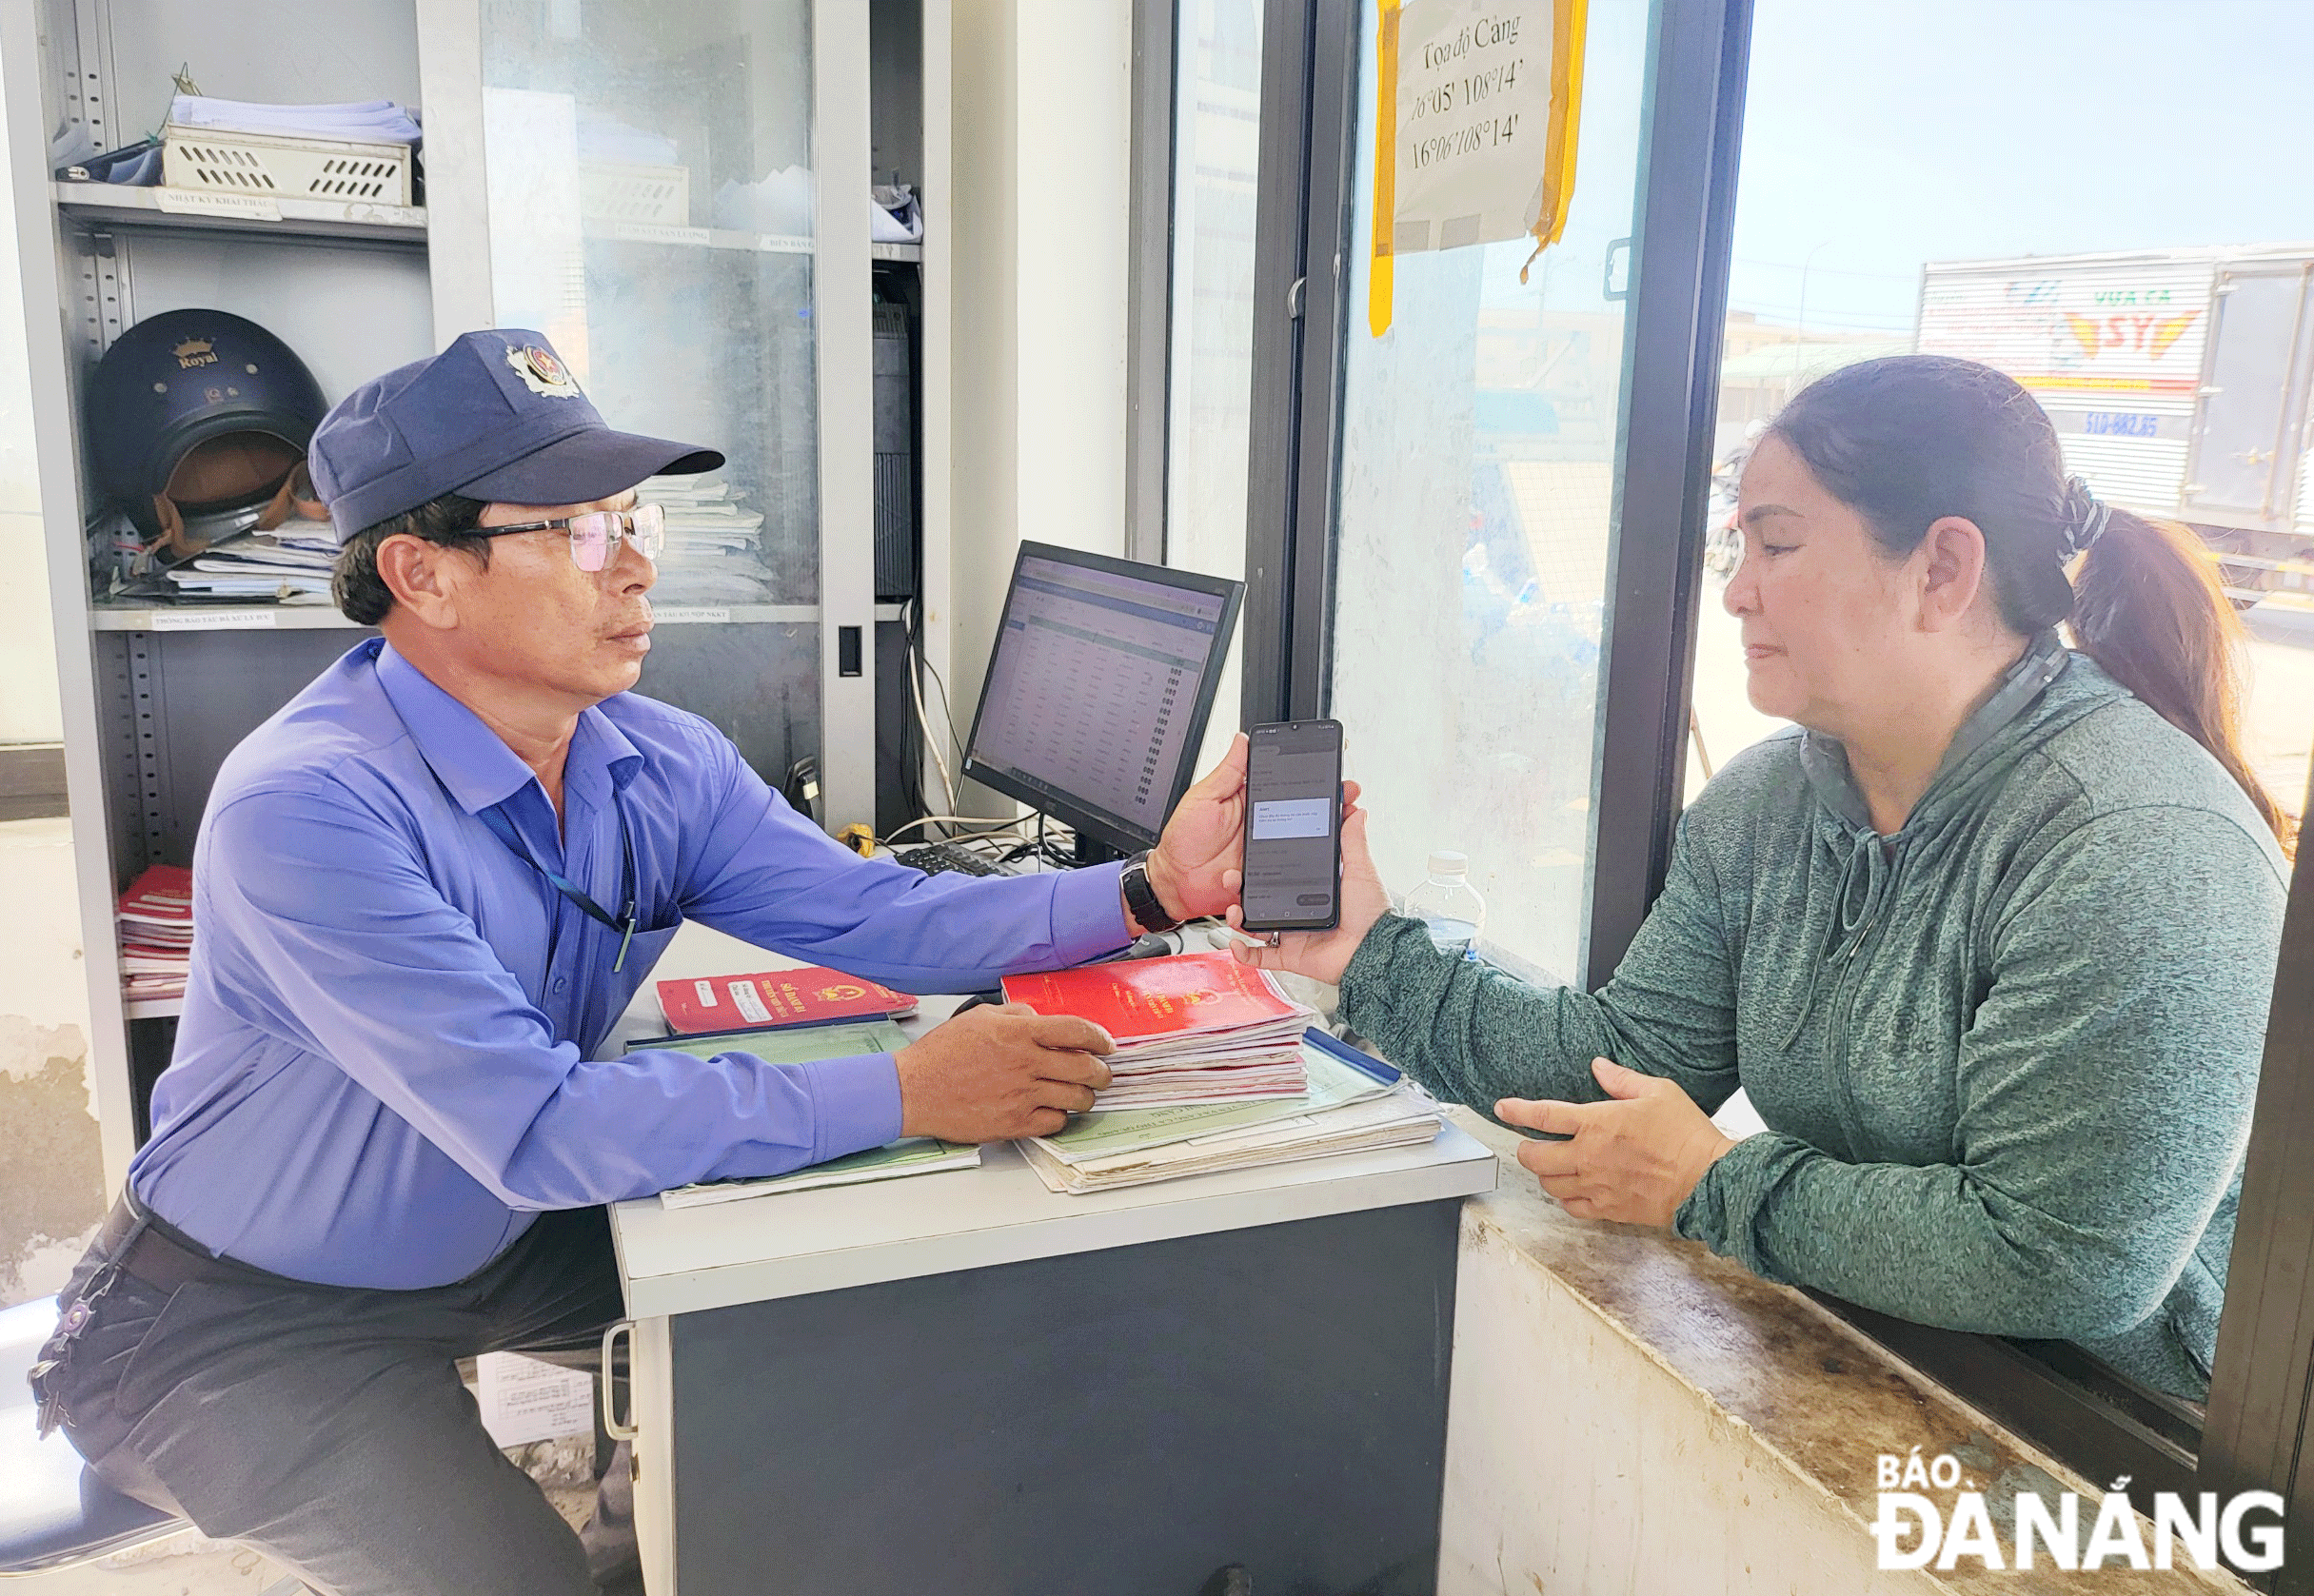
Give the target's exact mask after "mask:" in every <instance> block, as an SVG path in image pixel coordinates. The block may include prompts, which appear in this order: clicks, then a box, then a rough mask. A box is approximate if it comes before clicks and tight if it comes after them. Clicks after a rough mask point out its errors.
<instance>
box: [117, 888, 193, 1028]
mask: <svg viewBox="0 0 2314 1596" xmlns="http://www.w3.org/2000/svg"><path fill="white" fill-rule="evenodd" d="M115 914H116V916H117V918H118V920H119V923H120V932H121V990H122V993H123V994H124V995H126V996H128V997H129V999H131V1000H132V1001H133V1000H140V999H148V998H159V997H182V996H184V995H185V982H186V978H187V976H188V975H189V974H190V972H191V967H192V956H193V873H192V872H191V871H189V870H187V869H186V868H184V867H183V866H182V865H174V864H156V865H154V866H152V868H150V869H149V870H148V871H146V872H145V873H144V874H143V875H142V876H139V877H137V878H136V879H135V880H133V881H131V882H129V890H128V891H126V892H124V893H122V894H121V897H120V903H119V905H118V906H117V908H116V910H115Z"/></svg>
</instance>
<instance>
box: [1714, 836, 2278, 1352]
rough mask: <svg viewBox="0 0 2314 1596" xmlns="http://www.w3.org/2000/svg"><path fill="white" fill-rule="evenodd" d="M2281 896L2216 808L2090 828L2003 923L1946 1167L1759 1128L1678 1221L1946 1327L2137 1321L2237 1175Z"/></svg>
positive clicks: (2263, 861) (2053, 854) (1872, 1302)
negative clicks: (1837, 1152) (1860, 1160)
mask: <svg viewBox="0 0 2314 1596" xmlns="http://www.w3.org/2000/svg"><path fill="white" fill-rule="evenodd" d="M2283 898H2284V889H2283V884H2282V881H2281V879H2280V877H2279V876H2278V874H2277V872H2276V870H2275V868H2274V866H2273V864H2272V863H2271V862H2270V861H2269V859H2268V858H2267V857H2266V855H2265V851H2264V850H2263V848H2262V847H2261V846H2260V844H2259V843H2258V842H2257V841H2256V840H2254V839H2253V838H2251V837H2249V836H2247V835H2246V834H2245V833H2244V831H2243V830H2242V828H2241V826H2240V825H2239V824H2237V823H2236V822H2234V821H2233V820H2231V819H2229V818H2225V817H2223V816H2218V815H2213V814H2210V813H2208V812H2206V811H2201V810H2194V809H2187V808H2182V807H2180V808H2169V807H2146V808H2139V809H2131V810H2126V811H2122V812H2120V813H2118V814H2113V815H2108V816H2106V817H2103V818H2099V819H2096V820H2093V821H2091V822H2089V823H2088V824H2087V825H2084V826H2082V827H2081V828H2079V829H2078V830H2076V831H2075V832H2074V833H2072V834H2071V835H2070V836H2068V837H2066V838H2064V839H2062V840H2061V841H2059V842H2058V843H2056V844H2055V845H2054V846H2053V847H2052V848H2051V849H2050V850H2049V852H2048V853H2047V855H2046V856H2044V857H2042V858H2041V859H2040V860H2038V861H2037V862H2036V863H2034V864H2033V865H2032V867H2031V868H2030V870H2029V871H2028V872H2027V875H2026V877H2024V878H2023V879H2022V880H2021V881H2020V883H2019V885H2018V888H2017V890H2016V891H2015V892H2014V893H2012V894H2011V895H2010V896H2009V897H2008V898H2007V903H2006V905H2005V906H2004V908H2003V909H2002V910H2001V912H2000V913H1999V915H1998V916H1995V917H1994V919H1993V922H1992V924H1991V927H1990V935H1991V937H1992V942H1991V947H1992V967H1993V976H1992V981H1991V984H1990V986H1989V989H1988V991H1986V993H1985V994H1984V995H1983V998H1982V1000H1981V1002H1980V1003H1979V1005H1978V1007H1977V1010H1976V1013H1975V1016H1974V1019H1973V1022H1972V1023H1971V1024H1970V1025H1969V1027H1968V1031H1967V1032H1966V1034H1964V1036H1963V1038H1962V1046H1961V1054H1960V1058H1959V1060H1958V1065H1957V1076H1956V1079H1955V1089H1956V1093H1957V1106H1958V1125H1957V1128H1956V1130H1955V1133H1954V1138H1953V1148H1952V1159H1951V1161H1950V1162H1948V1163H1939V1164H1930V1165H1927V1166H1925V1167H1919V1168H1914V1167H1910V1166H1906V1165H1899V1164H1849V1163H1844V1162H1842V1161H1841V1160H1839V1159H1837V1158H1834V1157H1832V1156H1830V1155H1829V1154H1827V1153H1822V1152H1819V1151H1817V1150H1816V1149H1814V1148H1812V1147H1810V1146H1809V1145H1808V1144H1807V1143H1805V1142H1801V1141H1797V1140H1795V1139H1793V1138H1792V1137H1790V1136H1785V1135H1777V1134H1761V1135H1755V1136H1752V1137H1750V1138H1749V1139H1747V1140H1745V1141H1743V1142H1741V1143H1739V1144H1738V1145H1737V1146H1736V1148H1735V1149H1734V1151H1732V1152H1731V1153H1728V1154H1727V1156H1725V1157H1723V1158H1722V1159H1720V1160H1719V1162H1718V1163H1716V1164H1714V1165H1713V1166H1712V1167H1711V1171H1710V1172H1708V1173H1707V1174H1706V1175H1705V1176H1704V1178H1703V1180H1702V1181H1701V1182H1700V1183H1699V1184H1698V1185H1697V1186H1696V1188H1695V1191H1694V1192H1693V1193H1692V1194H1691V1196H1690V1197H1689V1198H1688V1200H1687V1202H1686V1204H1685V1205H1684V1206H1683V1207H1682V1208H1681V1209H1680V1211H1679V1213H1678V1216H1677V1219H1676V1221H1675V1223H1676V1227H1677V1229H1678V1231H1679V1233H1680V1234H1682V1235H1685V1236H1690V1237H1692V1238H1693V1239H1695V1240H1698V1241H1701V1242H1703V1243H1704V1244H1705V1245H1706V1246H1708V1247H1710V1248H1711V1250H1712V1251H1717V1252H1722V1253H1725V1254H1727V1255H1728V1256H1730V1257H1732V1258H1735V1259H1737V1260H1739V1261H1741V1262H1742V1263H1744V1264H1745V1265H1747V1266H1748V1267H1750V1269H1751V1270H1753V1271H1755V1272H1757V1273H1759V1274H1762V1275H1765V1276H1766V1277H1768V1278H1769V1279H1771V1280H1782V1281H1788V1282H1792V1283H1795V1284H1799V1285H1804V1286H1811V1287H1814V1288H1816V1289H1817V1290H1819V1291H1829V1292H1830V1293H1832V1294H1833V1295H1835V1296H1839V1297H1844V1298H1846V1299H1847V1300H1849V1301H1850V1302H1853V1303H1856V1304H1858V1305H1860V1306H1862V1307H1865V1308H1870V1309H1875V1310H1879V1311H1881V1312H1884V1313H1891V1314H1895V1315H1898V1316H1900V1317H1903V1318H1907V1319H1912V1320H1916V1321H1919V1322H1922V1323H1926V1324H1932V1325H1943V1326H1946V1327H1948V1328H1950V1329H1954V1330H1977V1331H1982V1332H1987V1333H1991V1334H2000V1335H2014V1336H2032V1337H2047V1338H2050V1339H2059V1340H2071V1341H2084V1340H2095V1339H2098V1338H2101V1337H2106V1336H2112V1335H2117V1334H2119V1333H2121V1332H2122V1331H2124V1330H2128V1329H2129V1328H2131V1327H2133V1326H2136V1325H2139V1324H2142V1323H2143V1322H2144V1321H2145V1320H2146V1318H2147V1317H2148V1316H2149V1315H2150V1314H2152V1313H2153V1312H2154V1311H2155V1310H2156V1309H2157V1308H2158V1307H2159V1306H2160V1304H2161V1303H2162V1301H2163V1300H2164V1298H2165V1297H2166V1295H2167V1294H2168V1292H2169V1291H2170V1289H2171V1288H2172V1287H2173V1286H2174V1285H2175V1284H2176V1283H2177V1280H2178V1276H2179V1274H2180V1271H2182V1270H2183V1269H2184V1268H2185V1265H2186V1263H2187V1261H2188V1259H2189V1257H2190V1255H2191V1253H2192V1250H2193V1246H2194V1243H2195V1241H2196V1240H2197V1239H2198V1238H2199V1237H2200V1236H2201V1235H2202V1233H2203V1231H2204V1230H2205V1228H2206V1226H2207V1225H2208V1223H2209V1219H2210V1215H2211V1214H2212V1212H2215V1210H2216V1208H2217V1206H2218V1204H2219V1202H2220V1200H2221V1198H2222V1197H2223V1196H2224V1195H2225V1192H2226V1189H2227V1187H2228V1184H2229V1182H2230V1181H2231V1179H2232V1176H2233V1174H2234V1172H2235V1171H2236V1170H2237V1169H2238V1168H2239V1166H2240V1162H2241V1158H2242V1153H2243V1148H2244V1145H2245V1140H2246V1137H2247V1134H2248V1127H2249V1115H2250V1107H2251V1101H2252V1098H2253V1096H2254V1095H2255V1093H2256V1088H2257V1074H2258V1062H2259V1054H2260V1048H2261V1043H2262V1039H2263V1036H2264V1034H2265V1015H2266V1007H2267V1004H2268V1001H2269V999H2270V996H2271V988H2272V984H2273V977H2274V949H2275V947H2276V945H2277V943H2278V941H2279V937H2280V931H2281V920H2282V910H2283ZM1919 1068H1920V1070H1921V1071H1922V1072H1924V1079H1926V1078H1928V1076H1927V1074H1926V1073H1927V1072H1932V1071H1938V1070H1954V1069H1955V1065H1954V1064H1953V1063H1952V1062H1951V1061H1950V1060H1944V1059H1938V1058H1933V1057H1927V1056H1924V1057H1922V1058H1921V1059H1920V1060H1919Z"/></svg>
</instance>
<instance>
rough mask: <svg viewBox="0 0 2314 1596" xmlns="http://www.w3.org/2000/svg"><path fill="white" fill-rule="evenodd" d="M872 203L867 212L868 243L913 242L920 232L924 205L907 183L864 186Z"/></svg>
mask: <svg viewBox="0 0 2314 1596" xmlns="http://www.w3.org/2000/svg"><path fill="white" fill-rule="evenodd" d="M868 197H869V198H871V199H873V200H874V201H875V202H876V204H875V206H874V207H873V208H871V209H870V210H869V212H868V241H869V242H870V243H872V244H915V243H918V242H920V240H921V239H922V238H923V236H924V207H922V206H921V205H919V204H918V203H917V199H916V190H915V189H914V188H913V187H911V186H910V185H908V184H905V183H895V184H892V185H890V186H889V187H885V186H882V185H879V186H878V187H874V188H871V189H869V190H868Z"/></svg>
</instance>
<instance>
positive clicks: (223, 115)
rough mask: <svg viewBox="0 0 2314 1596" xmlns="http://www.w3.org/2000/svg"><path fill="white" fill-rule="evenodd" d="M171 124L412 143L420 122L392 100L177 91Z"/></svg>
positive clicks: (298, 136) (170, 112)
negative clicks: (269, 98) (296, 102)
mask: <svg viewBox="0 0 2314 1596" xmlns="http://www.w3.org/2000/svg"><path fill="white" fill-rule="evenodd" d="M168 121H169V125H170V126H171V127H174V128H207V129H208V130H209V131H211V132H218V133H263V134H267V135H268V136H270V137H273V138H277V139H327V140H329V141H331V142H332V143H337V144H416V143H417V142H418V124H417V122H416V121H415V120H413V119H412V118H411V116H410V113H409V112H408V111H406V110H404V109H403V108H401V107H400V106H398V105H396V104H394V102H393V101H391V100H352V101H342V102H339V103H337V104H334V105H320V106H277V105H270V104H267V102H265V101H262V100H219V99H214V98H211V97H210V96H208V95H206V94H179V95H177V96H176V97H175V98H174V99H172V100H170V101H169V103H168Z"/></svg>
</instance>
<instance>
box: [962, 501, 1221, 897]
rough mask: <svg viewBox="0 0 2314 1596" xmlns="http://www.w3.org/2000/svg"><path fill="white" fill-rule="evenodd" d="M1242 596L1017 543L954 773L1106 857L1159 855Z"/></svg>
mask: <svg viewBox="0 0 2314 1596" xmlns="http://www.w3.org/2000/svg"><path fill="white" fill-rule="evenodd" d="M1244 591H1245V589H1244V585H1243V584H1242V583H1240V582H1235V581H1228V580H1226V579H1224V578H1221V577H1208V576H1199V575H1197V573H1195V572H1192V571H1176V570H1170V569H1168V568H1167V567H1165V566H1162V565H1142V564H1137V563H1135V562H1132V561H1127V560H1112V559H1110V558H1108V557H1107V556H1105V555H1098V554H1085V553H1081V552H1079V551H1078V550H1076V549H1064V548H1056V547H1053V546H1052V545H1050V544H1048V543H1028V542H1024V543H1022V544H1021V545H1020V553H1019V558H1018V559H1017V560H1016V561H1015V562H1014V564H1013V581H1012V587H1011V589H1010V590H1009V591H1007V592H1006V594H1005V596H1004V615H1003V619H1002V620H1001V621H999V623H998V626H997V645H996V648H995V649H994V650H993V651H992V652H991V654H990V655H989V660H988V677H987V680H986V682H985V684H984V685H983V686H982V688H981V690H980V707H979V712H978V713H977V714H976V715H975V716H974V717H973V721H972V740H971V742H970V743H969V744H968V745H967V746H966V748H965V751H964V774H965V775H967V776H969V777H971V778H973V779H975V780H976V781H979V782H982V783H984V784H986V785H988V786H990V787H993V788H995V789H996V790H997V791H998V792H999V793H1002V794H1004V795H1005V796H1006V797H1008V798H1018V799H1019V800H1020V801H1021V802H1022V803H1025V804H1029V805H1031V806H1033V807H1035V808H1037V809H1040V810H1042V811H1044V812H1045V813H1046V814H1048V815H1050V816H1052V817H1053V818H1055V819H1058V820H1062V821H1065V822H1066V823H1068V824H1069V825H1071V826H1074V827H1075V828H1076V829H1077V832H1078V836H1079V837H1090V838H1092V839H1093V840H1095V841H1098V842H1100V843H1103V844H1105V845H1107V846H1109V847H1111V848H1118V849H1125V850H1128V851H1130V850H1134V849H1140V848H1148V847H1153V846H1155V845H1156V842H1157V834H1158V833H1159V832H1160V831H1162V830H1163V829H1164V826H1165V817H1166V816H1168V815H1170V814H1171V813H1172V812H1173V806H1174V805H1175V804H1176V803H1177V802H1178V801H1179V800H1180V797H1181V794H1182V792H1183V791H1184V790H1185V789H1186V788H1187V787H1188V786H1189V783H1190V781H1191V779H1192V778H1194V777H1195V775H1196V772H1195V771H1194V770H1193V769H1192V768H1191V767H1192V765H1193V763H1194V761H1195V760H1196V759H1197V750H1198V747H1199V746H1200V745H1201V744H1202V743H1203V741H1204V739H1205V721H1206V717H1207V716H1208V715H1209V714H1210V713H1211V712H1212V710H1213V704H1214V685H1215V680H1216V678H1217V677H1218V676H1219V674H1220V670H1221V661H1222V659H1223V657H1224V656H1225V655H1227V654H1228V652H1229V644H1230V636H1231V633H1232V632H1233V631H1234V630H1235V629H1236V621H1237V605H1238V602H1239V601H1240V599H1241V598H1242V597H1243V595H1244Z"/></svg>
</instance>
